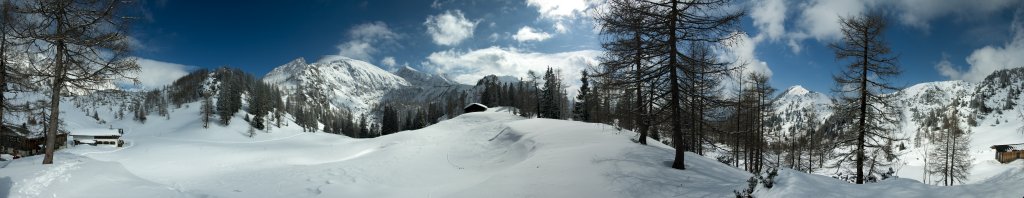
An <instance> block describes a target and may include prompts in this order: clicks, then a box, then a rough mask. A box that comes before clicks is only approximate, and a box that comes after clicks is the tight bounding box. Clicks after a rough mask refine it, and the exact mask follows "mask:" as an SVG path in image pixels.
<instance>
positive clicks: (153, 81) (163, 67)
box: [120, 58, 194, 89]
mask: <svg viewBox="0 0 1024 198" xmlns="http://www.w3.org/2000/svg"><path fill="white" fill-rule="evenodd" d="M136 62H137V63H138V64H139V73H137V74H136V76H135V77H136V78H138V80H139V86H140V87H139V88H143V89H154V88H159V87H161V86H164V85H169V84H171V83H172V82H174V80H178V78H181V77H182V76H185V75H187V74H188V72H189V70H191V69H192V68H194V67H192V66H186V65H182V64H177V63H168V62H163V61H157V60H151V59H145V58H137V60H136ZM120 83H124V84H130V83H131V82H120Z"/></svg>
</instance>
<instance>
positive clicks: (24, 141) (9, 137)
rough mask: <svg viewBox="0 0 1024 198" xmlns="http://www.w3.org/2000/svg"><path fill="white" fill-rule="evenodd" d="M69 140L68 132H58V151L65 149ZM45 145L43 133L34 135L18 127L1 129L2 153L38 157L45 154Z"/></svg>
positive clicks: (0, 144) (0, 145) (0, 151)
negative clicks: (37, 155)
mask: <svg viewBox="0 0 1024 198" xmlns="http://www.w3.org/2000/svg"><path fill="white" fill-rule="evenodd" d="M67 139H68V134H67V132H65V131H63V130H58V131H57V140H56V149H61V148H63V147H64V144H65V142H67ZM45 145H46V136H45V135H44V134H43V133H42V132H36V133H33V132H32V131H30V130H28V129H27V128H25V127H18V126H3V127H0V153H10V154H12V155H14V156H28V155H36V154H40V153H42V152H43V150H44V149H45V147H44V146H45Z"/></svg>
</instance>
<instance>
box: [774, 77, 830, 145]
mask: <svg viewBox="0 0 1024 198" xmlns="http://www.w3.org/2000/svg"><path fill="white" fill-rule="evenodd" d="M830 105H832V99H831V98H829V96H828V95H825V94H823V93H819V92H813V91H809V90H807V89H805V88H804V87H803V86H800V85H794V86H792V87H789V88H788V89H786V91H784V92H782V93H781V94H779V96H778V97H777V98H776V99H775V115H776V116H777V117H778V121H779V122H781V123H780V126H779V131H780V132H782V134H783V135H785V136H794V135H799V134H804V133H806V132H807V130H803V129H808V128H811V127H814V126H818V125H820V124H821V122H823V121H825V119H826V118H828V116H831V115H832V109H831V108H830ZM812 117H813V118H814V120H811V118H812Z"/></svg>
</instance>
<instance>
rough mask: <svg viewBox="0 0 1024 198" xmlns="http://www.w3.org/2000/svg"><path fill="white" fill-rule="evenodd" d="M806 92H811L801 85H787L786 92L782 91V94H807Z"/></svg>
mask: <svg viewBox="0 0 1024 198" xmlns="http://www.w3.org/2000/svg"><path fill="white" fill-rule="evenodd" d="M807 93H811V91H808V90H807V89H806V88H804V87H803V86H800V85H793V86H792V87H789V88H788V89H786V92H785V93H783V95H804V94H807Z"/></svg>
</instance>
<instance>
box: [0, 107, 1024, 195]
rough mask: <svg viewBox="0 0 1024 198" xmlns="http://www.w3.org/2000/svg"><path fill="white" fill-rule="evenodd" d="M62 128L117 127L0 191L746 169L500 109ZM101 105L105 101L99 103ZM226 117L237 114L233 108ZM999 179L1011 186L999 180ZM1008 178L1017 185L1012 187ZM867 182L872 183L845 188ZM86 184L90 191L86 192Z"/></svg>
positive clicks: (563, 188)
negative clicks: (344, 128)
mask: <svg viewBox="0 0 1024 198" xmlns="http://www.w3.org/2000/svg"><path fill="white" fill-rule="evenodd" d="M66 106H67V107H65V108H62V110H63V111H64V112H65V113H66V114H67V117H66V119H67V122H68V123H69V124H68V128H69V130H76V129H88V128H104V127H107V126H111V125H114V126H120V127H124V129H125V135H124V137H123V139H125V140H126V141H127V142H128V143H127V144H126V146H125V147H122V148H117V147H112V146H88V145H79V146H74V147H70V148H67V149H64V150H61V151H59V152H58V153H57V155H56V163H55V164H53V165H39V163H40V160H42V156H31V157H26V158H21V159H17V160H14V161H7V162H2V163H0V167H3V168H0V194H3V195H7V197H12V198H19V197H95V196H101V197H730V196H732V195H733V191H737V190H742V189H744V188H746V185H747V183H746V182H745V181H746V179H747V178H749V177H751V176H752V175H751V174H750V173H746V172H744V171H742V170H739V169H736V168H735V167H731V166H728V165H725V164H722V163H719V162H717V161H715V160H713V159H709V158H705V157H702V156H699V155H693V154H689V155H687V161H686V162H687V169H686V170H676V169H672V168H670V167H669V166H670V164H671V161H672V158H673V153H674V151H673V149H672V148H670V147H668V146H666V145H663V144H660V143H657V141H650V142H652V144H651V145H640V144H637V143H635V142H634V140H633V139H634V138H635V136H636V134H634V133H632V132H629V131H620V130H617V129H616V128H615V127H612V126H608V125H604V124H594V123H583V122H574V121H564V120H551V119H526V118H522V117H519V116H516V115H513V114H511V113H509V112H508V111H507V109H506V108H493V109H492V110H490V111H489V112H482V113H470V114H464V115H461V116H459V117H456V118H454V119H450V120H446V121H442V122H440V123H438V124H435V125H432V126H429V127H427V128H423V129H420V130H414V131H405V132H401V133H396V134H391V135H387V136H382V137H378V138H373V139H353V138H348V137H345V136H339V135H334V134H327V133H321V132H316V133H308V132H301V129H299V128H298V127H297V126H295V124H294V123H290V122H289V123H288V124H286V126H284V127H282V128H274V129H272V130H270V131H266V132H259V133H258V134H257V135H256V136H254V137H252V138H250V137H248V136H247V132H246V130H247V129H246V128H247V127H246V126H247V125H244V124H232V125H229V126H220V125H213V126H212V127H211V128H208V129H204V128H202V124H201V121H200V120H199V118H196V116H194V115H197V114H199V108H198V107H199V106H200V105H199V104H197V103H189V104H186V105H184V106H183V107H182V108H179V109H174V110H173V112H172V113H171V115H170V117H171V118H172V119H152V120H151V121H149V122H147V123H145V124H140V123H137V122H134V121H130V120H116V119H111V118H109V117H106V116H104V117H101V119H102V120H104V121H107V122H105V123H104V124H99V123H98V122H97V121H96V120H95V119H94V118H91V117H89V116H86V114H84V113H82V111H81V110H80V109H77V108H74V107H72V106H71V105H66ZM98 111H99V112H100V113H101V114H104V115H109V114H105V113H109V112H108V111H107V110H98ZM233 119H235V120H234V121H233V123H244V121H243V120H241V119H240V118H238V117H235V118H233ZM1012 165H1013V166H1017V168H1013V169H1009V170H1007V172H1004V173H1003V174H1000V176H997V177H993V178H989V179H988V180H986V181H982V182H979V183H978V184H970V185H962V186H956V187H938V186H931V185H925V184H921V183H919V182H916V181H913V180H906V179H897V180H884V181H882V182H880V183H876V184H868V185H854V184H848V183H845V182H841V181H839V180H834V179H831V178H827V177H823V176H817V175H808V174H805V173H800V172H796V171H790V170H788V169H783V170H782V171H781V172H780V176H779V177H777V178H776V185H775V187H774V188H771V189H768V188H764V187H758V189H757V190H756V191H755V195H757V196H766V197H793V196H796V197H802V196H811V195H813V196H818V195H832V196H844V197H845V196H853V197H875V196H879V195H881V196H896V197H906V196H925V197H932V196H942V197H945V196H951V197H961V196H968V195H970V196H982V197H986V196H987V197H1005V196H1007V195H1012V196H1017V195H1020V194H1021V193H1024V189H1020V188H1013V187H1010V186H1013V185H1015V184H1017V183H1020V182H1024V174H1021V173H1020V171H1022V169H1021V167H1020V166H1021V163H1019V162H1018V163H1016V164H1012ZM1007 185H1010V186H1007ZM1013 189H1016V190H1013ZM853 192H871V193H867V194H864V193H853ZM94 195H95V196H94Z"/></svg>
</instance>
